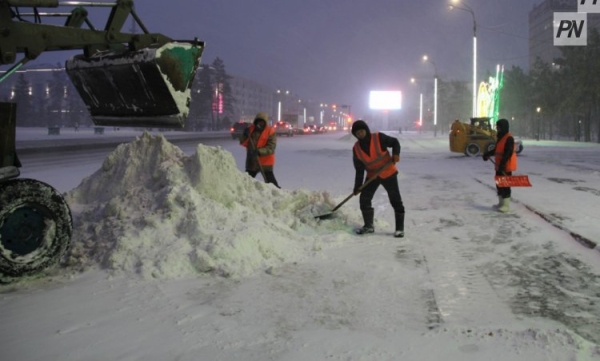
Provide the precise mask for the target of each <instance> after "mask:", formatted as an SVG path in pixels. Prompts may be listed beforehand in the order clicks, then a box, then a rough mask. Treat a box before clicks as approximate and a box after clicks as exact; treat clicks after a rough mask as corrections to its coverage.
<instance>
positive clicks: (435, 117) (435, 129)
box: [423, 55, 438, 137]
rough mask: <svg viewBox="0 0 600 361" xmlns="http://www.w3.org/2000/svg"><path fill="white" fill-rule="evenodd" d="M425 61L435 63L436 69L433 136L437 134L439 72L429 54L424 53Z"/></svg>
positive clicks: (434, 68)
mask: <svg viewBox="0 0 600 361" xmlns="http://www.w3.org/2000/svg"><path fill="white" fill-rule="evenodd" d="M423 61H425V62H428V63H430V64H431V65H433V70H434V71H435V75H434V78H433V136H434V137H436V136H437V94H438V86H437V84H438V72H437V66H435V63H434V62H433V61H432V60H431V59H429V57H428V56H427V55H423Z"/></svg>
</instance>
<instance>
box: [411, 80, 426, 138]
mask: <svg viewBox="0 0 600 361" xmlns="http://www.w3.org/2000/svg"><path fill="white" fill-rule="evenodd" d="M410 82H411V83H413V84H414V83H415V78H410ZM419 88H420V87H419ZM422 126H423V92H419V130H421V127H422Z"/></svg>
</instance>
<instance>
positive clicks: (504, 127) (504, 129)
mask: <svg viewBox="0 0 600 361" xmlns="http://www.w3.org/2000/svg"><path fill="white" fill-rule="evenodd" d="M496 129H497V130H498V133H502V134H506V133H508V120H506V119H504V118H502V119H500V120H498V121H497V122H496Z"/></svg>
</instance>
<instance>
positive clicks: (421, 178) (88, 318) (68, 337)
mask: <svg viewBox="0 0 600 361" xmlns="http://www.w3.org/2000/svg"><path fill="white" fill-rule="evenodd" d="M396 135H397V134H396ZM398 137H399V139H400V141H401V144H402V159H401V162H400V166H399V168H400V175H399V182H400V189H401V191H402V196H403V199H404V202H405V206H406V208H407V222H406V233H407V237H406V238H404V239H400V240H398V239H395V238H393V237H391V233H392V231H393V229H392V227H393V212H392V211H391V208H390V205H389V201H388V199H387V195H386V194H385V191H384V190H383V189H380V190H379V191H378V192H377V194H376V197H375V199H374V206H375V209H376V224H375V226H376V233H375V234H373V235H368V236H364V237H359V236H356V235H354V234H353V233H352V228H353V227H355V226H358V225H359V222H360V213H359V211H358V200H357V199H356V198H353V199H352V200H351V201H350V202H348V203H347V204H346V205H345V206H344V207H342V208H341V209H340V210H339V211H338V212H336V213H339V215H338V218H336V219H333V220H328V221H321V222H323V223H318V222H316V221H315V222H314V223H307V224H306V225H305V226H306V227H305V226H303V227H301V228H298V229H297V231H298V232H299V233H302V234H301V236H302V237H305V238H306V237H308V238H311V237H312V238H313V239H314V242H315V244H314V246H313V248H312V249H313V251H314V252H312V253H311V254H310V255H309V254H307V255H306V257H302V258H301V259H300V260H295V261H293V262H285V261H282V262H280V263H278V264H277V265H275V266H270V267H267V268H264V269H260V267H259V268H258V271H257V272H255V273H254V274H252V275H250V276H244V277H241V278H223V277H220V276H217V275H211V274H210V273H206V274H200V275H198V276H196V277H185V278H175V279H158V280H155V279H150V280H148V279H144V278H142V277H139V276H138V275H136V274H135V272H133V273H131V272H122V273H116V274H115V273H112V275H111V276H108V274H107V273H106V272H107V271H106V270H102V269H95V268H90V269H89V270H88V271H87V272H85V273H83V274H82V275H79V274H72V273H71V275H70V276H69V277H61V276H54V277H48V278H46V279H42V280H33V281H30V282H27V283H24V284H19V285H15V286H9V287H5V288H4V289H3V290H2V293H1V294H0V310H1V311H0V322H1V323H2V324H3V325H5V326H4V327H3V328H2V329H0V340H1V341H0V347H1V348H2V350H3V360H4V355H6V357H7V358H6V360H10V361H12V360H83V359H85V360H95V359H111V360H325V359H328V360H329V359H331V360H438V359H445V360H482V359H486V360H507V359H510V360H540V361H541V360H593V359H597V358H600V347H599V345H600V334H599V333H598V330H599V329H600V253H599V252H598V249H597V248H596V249H591V248H590V247H589V245H584V244H582V243H579V242H577V241H576V240H575V239H574V237H573V236H572V235H571V234H570V233H576V234H580V235H583V236H585V237H586V238H587V239H590V240H592V241H598V240H600V216H598V214H597V213H598V212H597V204H598V200H599V197H600V187H599V186H598V184H600V182H599V178H600V152H598V151H599V150H600V147H598V145H596V144H578V143H569V142H551V141H540V142H535V141H525V150H524V151H523V153H522V154H521V156H520V157H519V172H518V173H524V174H528V175H529V176H530V179H531V182H532V184H533V187H531V188H514V189H513V199H514V202H513V204H512V211H511V213H509V214H499V213H496V212H494V211H492V210H491V205H492V204H494V203H495V202H496V196H495V190H494V188H493V165H492V164H491V163H490V162H487V163H484V162H483V161H482V160H481V159H480V158H478V159H472V158H467V157H464V156H462V155H459V154H452V153H450V152H449V151H448V144H447V139H446V138H445V137H437V138H434V137H432V136H431V135H426V134H411V133H409V134H402V135H398ZM352 144H353V140H352V138H350V137H349V136H347V135H346V136H344V135H343V134H340V133H336V134H325V135H316V136H305V137H293V138H289V139H288V138H281V139H279V144H278V152H277V159H278V162H277V165H276V168H275V174H276V176H277V177H278V181H279V183H280V184H281V185H282V187H283V188H284V189H289V190H293V189H307V190H310V191H328V192H330V193H331V194H332V195H333V196H334V197H335V199H336V201H341V200H342V199H343V198H345V197H346V196H347V195H348V193H349V192H351V188H352V182H353V174H354V172H353V169H352V165H351V159H350V156H351V152H350V149H351V146H352ZM181 147H182V150H183V151H184V152H185V153H187V154H193V153H194V152H195V146H192V145H182V146H181ZM220 149H222V151H224V152H231V153H232V154H233V157H234V158H235V162H236V164H237V165H238V168H239V169H242V164H243V160H244V153H243V150H242V149H241V147H239V145H237V144H236V143H235V142H231V141H230V140H228V141H223V142H222V143H221V148H220ZM36 157H38V156H37V155H36ZM70 157H73V159H72V161H69V160H68V159H69V158H70ZM62 159H65V163H62ZM82 159H87V160H88V161H87V162H85V161H82ZM102 159H103V156H102V155H98V154H97V155H93V154H92V155H90V156H89V157H88V158H86V156H85V155H83V154H71V153H68V154H62V155H61V164H58V165H56V169H57V170H54V171H52V170H51V169H49V168H48V167H47V164H46V166H44V162H43V161H42V160H41V159H38V158H30V159H27V157H25V158H24V159H23V162H24V164H27V161H28V160H30V161H31V163H30V164H32V168H30V169H28V170H23V174H24V175H25V174H26V175H27V176H30V177H36V178H38V179H40V180H44V181H47V182H49V183H51V184H54V185H55V186H56V185H58V186H57V188H59V189H60V187H63V188H62V189H61V191H67V190H69V189H70V188H72V187H75V186H77V185H78V184H79V181H80V180H81V179H82V178H84V177H85V176H87V175H89V174H91V173H92V172H93V171H94V170H95V169H98V168H100V166H101V164H102ZM77 163H87V164H81V165H78V166H72V164H77ZM65 167H66V168H67V169H69V171H68V175H65V174H62V173H58V169H61V170H64V169H65ZM70 167H73V168H72V169H71V168H70ZM223 181H224V182H228V181H231V182H235V181H234V180H233V179H231V180H223ZM238 188H239V186H238ZM256 190H257V191H258V190H259V188H256ZM284 192H287V191H284ZM272 194H273V196H276V195H277V194H278V193H276V192H275V191H273V193H272ZM268 202H269V200H265V207H266V206H267V204H268ZM228 207H230V208H229V209H230V210H231V212H232V216H235V215H236V214H237V212H241V211H239V210H237V206H228ZM536 211H537V212H538V213H540V214H544V215H546V216H547V217H548V220H544V219H543V218H542V217H540V215H539V214H537V213H536ZM244 214H245V217H246V218H247V219H248V220H247V222H248V224H251V223H256V222H260V224H261V225H262V227H264V228H269V227H274V228H273V229H275V227H280V226H279V225H277V223H276V222H277V219H275V218H277V216H274V215H271V216H270V218H269V219H264V220H263V215H262V214H261V213H260V212H255V213H252V212H250V213H248V214H246V213H244ZM281 217H284V215H283V214H282V216H281ZM282 219H283V220H284V222H287V219H285V218H282ZM207 222H210V220H207ZM325 222H326V223H325ZM206 226H207V228H208V223H207V224H206ZM294 227H295V226H294ZM559 227H560V228H559ZM561 228H562V229H561ZM237 234H238V235H239V237H242V238H243V239H242V241H248V242H250V241H252V240H253V239H252V238H251V236H249V235H245V233H243V230H240V231H239V232H238V233H237ZM244 237H247V238H244ZM287 237H288V238H289V237H292V240H294V238H293V237H295V236H292V233H288V236H287ZM298 237H300V236H298ZM303 239H304V238H303ZM298 240H300V238H298ZM248 244H250V243H248ZM252 244H253V243H252ZM259 244H261V245H262V246H264V247H266V246H267V245H266V243H259ZM265 251H269V249H266V250H263V254H265ZM274 254H275V253H272V255H274ZM100 355H102V356H100Z"/></svg>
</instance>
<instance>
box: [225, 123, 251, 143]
mask: <svg viewBox="0 0 600 361" xmlns="http://www.w3.org/2000/svg"><path fill="white" fill-rule="evenodd" d="M249 126H250V123H248V122H237V123H233V124H232V125H231V128H229V131H230V132H231V138H233V139H240V137H241V136H242V134H243V133H244V130H246V128H248V127H249Z"/></svg>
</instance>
